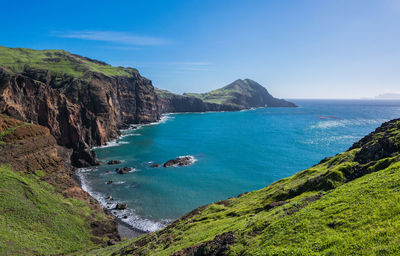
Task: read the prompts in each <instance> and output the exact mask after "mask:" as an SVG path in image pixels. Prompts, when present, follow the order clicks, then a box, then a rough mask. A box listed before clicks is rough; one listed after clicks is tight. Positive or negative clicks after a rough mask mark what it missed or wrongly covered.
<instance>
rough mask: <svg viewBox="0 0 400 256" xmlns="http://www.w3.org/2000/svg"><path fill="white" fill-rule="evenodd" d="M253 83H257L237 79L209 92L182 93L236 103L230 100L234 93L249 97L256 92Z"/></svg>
mask: <svg viewBox="0 0 400 256" xmlns="http://www.w3.org/2000/svg"><path fill="white" fill-rule="evenodd" d="M255 84H257V83H256V82H255V81H253V80H251V79H244V80H241V79H239V80H236V81H235V82H233V83H231V84H229V85H227V86H225V87H222V88H220V89H217V90H213V91H211V92H207V93H184V95H185V96H191V97H196V98H199V99H201V100H203V101H205V102H210V103H216V104H231V105H237V104H236V103H234V102H232V100H235V98H236V96H235V94H239V95H244V96H247V97H251V96H252V94H253V93H256V91H255V88H254V86H255ZM257 85H258V84H257ZM258 86H261V85H258Z"/></svg>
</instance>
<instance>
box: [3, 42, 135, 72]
mask: <svg viewBox="0 0 400 256" xmlns="http://www.w3.org/2000/svg"><path fill="white" fill-rule="evenodd" d="M0 67H4V68H6V69H7V70H8V71H10V72H13V73H20V72H22V71H23V70H24V69H26V68H30V69H40V70H49V71H50V72H53V73H54V74H58V75H64V74H66V75H70V76H72V77H82V76H84V75H85V74H86V73H87V72H89V71H91V72H98V73H102V74H104V75H106V76H130V75H131V74H132V73H137V70H136V69H133V68H123V67H113V66H110V65H107V64H105V63H102V62H99V61H95V60H90V59H88V58H84V57H80V56H78V55H74V54H71V53H69V52H66V51H64V50H32V49H27V48H7V47H3V46H0Z"/></svg>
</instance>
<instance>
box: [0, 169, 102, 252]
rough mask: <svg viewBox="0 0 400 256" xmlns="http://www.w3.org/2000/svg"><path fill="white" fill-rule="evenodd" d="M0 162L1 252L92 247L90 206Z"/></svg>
mask: <svg viewBox="0 0 400 256" xmlns="http://www.w3.org/2000/svg"><path fill="white" fill-rule="evenodd" d="M41 176H43V172H41V171H37V172H35V173H34V174H30V175H29V176H28V175H25V174H20V173H16V172H13V171H11V169H10V168H9V167H6V166H0V255H33V254H34V255H37V254H40V255H54V254H61V253H69V252H73V251H77V250H82V249H84V248H95V244H94V242H93V238H94V236H93V235H92V234H91V230H90V228H89V223H88V222H87V218H88V217H89V215H90V214H91V210H90V209H89V207H88V206H87V204H86V203H85V202H83V201H80V200H75V199H67V198H64V197H62V196H61V195H59V194H58V193H55V190H54V188H53V187H52V186H50V185H49V184H48V183H46V182H42V181H40V177H41Z"/></svg>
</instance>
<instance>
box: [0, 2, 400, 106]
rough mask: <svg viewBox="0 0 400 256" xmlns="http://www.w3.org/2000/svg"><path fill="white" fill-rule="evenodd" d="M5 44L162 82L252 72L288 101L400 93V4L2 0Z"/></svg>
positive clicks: (192, 86)
mask: <svg viewBox="0 0 400 256" xmlns="http://www.w3.org/2000/svg"><path fill="white" fill-rule="evenodd" d="M2 10H3V11H2V15H1V16H0V20H1V24H2V25H1V27H2V29H1V33H0V44H1V45H4V46H8V47H28V48H34V49H65V50H67V51H70V52H73V53H76V54H80V55H84V56H87V57H91V58H95V59H99V60H103V61H106V62H108V63H110V64H112V65H121V66H131V67H135V68H138V69H139V71H140V73H141V74H142V75H144V76H146V77H147V78H149V79H151V80H152V81H153V84H154V85H155V86H157V87H159V88H163V89H168V90H171V91H174V92H178V93H182V92H205V91H209V90H211V89H215V88H218V87H221V86H224V85H226V84H228V83H230V82H232V81H234V80H236V79H238V78H251V79H254V80H256V81H258V82H259V83H261V84H262V85H264V86H265V87H266V88H267V89H268V90H269V91H270V92H271V93H272V94H273V95H275V96H278V97H283V98H360V97H373V96H375V95H378V94H381V93H387V92H400V1H398V0H375V1H370V0H359V1H357V0H331V1H328V0H313V1H311V0H303V1H301V0H286V1H279V0H275V1H268V0H264V1H255V0H254V1H252V0H248V1H244V0H241V1H235V0H231V1H217V0H214V1H212V0H202V1H189V0H187V1H183V0H182V1H151V0H148V1H83V0H81V1H39V0H38V1H18V0H14V1H2Z"/></svg>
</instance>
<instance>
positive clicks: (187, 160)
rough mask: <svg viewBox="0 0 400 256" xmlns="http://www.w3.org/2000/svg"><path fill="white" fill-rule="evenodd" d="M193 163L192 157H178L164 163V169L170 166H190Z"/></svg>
mask: <svg viewBox="0 0 400 256" xmlns="http://www.w3.org/2000/svg"><path fill="white" fill-rule="evenodd" d="M193 162H194V159H193V157H192V156H180V157H178V158H175V159H171V160H169V161H167V162H165V163H164V165H163V166H164V167H170V166H186V165H190V164H192V163H193Z"/></svg>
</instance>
